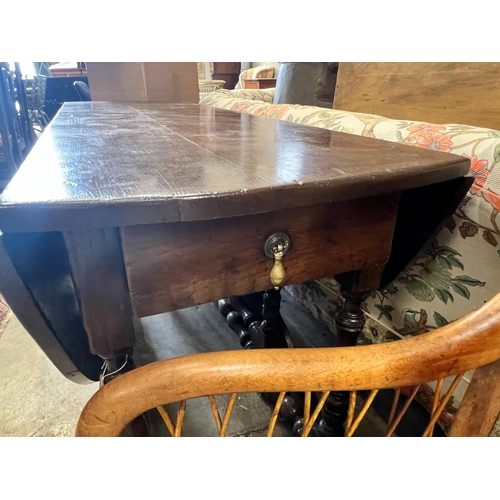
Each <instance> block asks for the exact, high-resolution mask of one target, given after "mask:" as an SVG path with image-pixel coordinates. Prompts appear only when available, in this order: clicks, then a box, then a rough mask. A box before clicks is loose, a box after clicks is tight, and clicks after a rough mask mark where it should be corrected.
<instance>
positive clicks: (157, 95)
mask: <svg viewBox="0 0 500 500" xmlns="http://www.w3.org/2000/svg"><path fill="white" fill-rule="evenodd" d="M87 72H88V79H89V86H90V92H91V94H92V100H93V101H112V102H133V101H137V102H193V103H198V102H199V100H200V96H199V87H198V70H197V67H196V63H192V62H90V63H87Z"/></svg>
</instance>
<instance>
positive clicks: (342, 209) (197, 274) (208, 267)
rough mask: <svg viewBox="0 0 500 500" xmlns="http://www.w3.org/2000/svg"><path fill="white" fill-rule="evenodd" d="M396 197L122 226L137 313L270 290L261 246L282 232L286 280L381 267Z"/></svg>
mask: <svg viewBox="0 0 500 500" xmlns="http://www.w3.org/2000/svg"><path fill="white" fill-rule="evenodd" d="M397 206H398V196H397V195H385V196H378V197H373V198H366V199H363V200H353V201H347V202H337V203H329V204H325V205H316V206H312V207H307V208H301V209H294V210H285V211H280V212H272V213H267V214H258V215H249V216H244V217H234V218H230V219H215V220H208V221H196V222H173V223H167V224H154V225H142V226H129V227H125V228H122V233H121V234H122V244H123V252H124V259H125V267H126V272H127V278H128V284H129V288H130V294H131V297H132V306H133V310H134V314H135V315H137V316H139V317H143V316H149V315H152V314H158V313H162V312H167V311H173V310H176V309H182V308H184V307H189V306H194V305H198V304H204V303H207V302H210V301H214V300H217V299H220V298H223V297H227V296H229V295H243V294H246V293H251V292H255V291H259V290H265V289H266V288H270V284H269V272H270V270H271V267H272V263H273V262H272V260H271V259H269V258H268V257H266V255H265V253H264V243H265V241H266V240H267V238H268V237H269V236H270V235H271V234H272V233H274V232H285V233H287V234H288V235H289V236H290V238H291V247H290V250H289V251H288V253H287V254H286V255H285V257H284V259H283V264H284V266H285V270H286V276H287V283H289V284H291V283H301V282H303V281H307V280H309V279H315V278H321V277H325V276H333V275H335V274H339V273H343V272H347V271H352V270H358V269H364V268H367V267H372V266H377V265H381V264H384V263H385V262H386V261H387V259H388V256H389V252H390V248H391V240H392V233H393V230H394V223H395V219H396V213H397Z"/></svg>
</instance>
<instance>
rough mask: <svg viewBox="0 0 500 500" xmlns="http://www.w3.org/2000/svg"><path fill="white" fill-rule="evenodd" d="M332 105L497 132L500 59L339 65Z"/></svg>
mask: <svg viewBox="0 0 500 500" xmlns="http://www.w3.org/2000/svg"><path fill="white" fill-rule="evenodd" d="M333 107H334V108H335V109H343V110H346V111H355V112H358V113H367V114H374V115H381V116H385V117H387V118H393V119H396V120H410V121H415V120H416V121H423V122H429V123H458V124H465V125H473V126H475V127H487V128H492V129H495V130H500V63H498V62H488V63H438V62H432V63H428V62H427V63H416V62H413V63H359V62H358V63H340V65H339V72H338V75H337V87H336V90H335V99H334V104H333Z"/></svg>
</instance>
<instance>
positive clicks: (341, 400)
mask: <svg viewBox="0 0 500 500" xmlns="http://www.w3.org/2000/svg"><path fill="white" fill-rule="evenodd" d="M381 274H382V269H380V268H371V269H367V270H363V271H356V272H351V273H346V274H344V275H341V276H337V277H336V278H337V280H338V281H339V282H340V284H341V293H342V296H343V297H344V305H343V307H342V309H341V310H340V311H339V312H338V314H337V317H336V319H335V323H336V326H337V338H338V346H339V347H345V346H354V345H356V342H357V340H358V337H359V334H360V333H361V332H362V330H363V327H364V326H365V313H364V312H363V310H362V309H361V304H362V303H363V302H364V301H365V300H366V299H367V298H368V297H369V295H370V290H371V289H373V288H376V287H377V286H378V285H379V283H380V279H381ZM348 404H349V393H348V392H339V391H332V392H331V393H330V395H329V396H328V398H327V400H326V402H325V405H324V406H323V409H322V411H321V414H320V420H319V421H318V423H317V424H316V426H315V429H314V432H315V434H316V435H317V436H325V437H335V436H344V423H345V421H346V419H347V408H348Z"/></svg>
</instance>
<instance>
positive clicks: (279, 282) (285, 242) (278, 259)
mask: <svg viewBox="0 0 500 500" xmlns="http://www.w3.org/2000/svg"><path fill="white" fill-rule="evenodd" d="M289 248H290V238H289V237H288V235H286V234H285V233H274V234H273V235H271V236H270V237H269V238H268V239H267V241H266V244H265V247H264V250H265V253H266V255H267V256H268V257H269V258H272V259H273V260H274V263H273V267H272V268H271V272H270V273H269V281H270V283H271V285H272V286H273V287H274V289H275V290H278V289H279V288H281V287H282V286H283V285H284V284H285V282H286V273H285V268H284V266H283V262H282V259H283V256H284V255H285V254H286V253H287V252H288V249H289Z"/></svg>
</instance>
